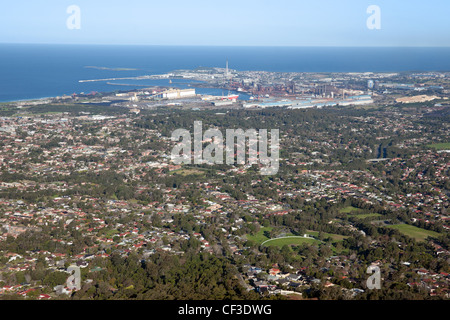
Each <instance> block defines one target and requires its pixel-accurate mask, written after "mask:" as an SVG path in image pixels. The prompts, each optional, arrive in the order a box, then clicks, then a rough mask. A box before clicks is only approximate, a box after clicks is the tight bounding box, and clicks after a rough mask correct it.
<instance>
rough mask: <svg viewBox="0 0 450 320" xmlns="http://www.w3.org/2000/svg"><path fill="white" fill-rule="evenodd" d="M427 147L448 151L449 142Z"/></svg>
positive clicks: (449, 147)
mask: <svg viewBox="0 0 450 320" xmlns="http://www.w3.org/2000/svg"><path fill="white" fill-rule="evenodd" d="M427 147H430V148H434V149H437V150H450V142H444V143H434V144H429V145H427Z"/></svg>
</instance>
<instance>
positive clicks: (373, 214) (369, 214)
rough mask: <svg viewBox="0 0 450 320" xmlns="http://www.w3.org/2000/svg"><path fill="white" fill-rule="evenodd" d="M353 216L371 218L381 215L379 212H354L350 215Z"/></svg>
mask: <svg viewBox="0 0 450 320" xmlns="http://www.w3.org/2000/svg"><path fill="white" fill-rule="evenodd" d="M352 216H353V217H355V218H358V219H364V218H369V217H370V218H371V217H381V216H382V215H381V214H379V213H363V214H354V215H352Z"/></svg>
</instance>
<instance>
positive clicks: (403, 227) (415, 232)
mask: <svg viewBox="0 0 450 320" xmlns="http://www.w3.org/2000/svg"><path fill="white" fill-rule="evenodd" d="M387 227H388V228H393V229H397V230H399V231H400V232H401V233H403V234H404V235H406V236H408V237H411V238H414V239H416V240H417V241H424V240H425V239H426V238H427V237H428V236H430V237H438V236H439V235H440V234H439V233H437V232H435V231H430V230H425V229H422V228H418V227H415V226H412V225H409V224H394V225H390V226H387Z"/></svg>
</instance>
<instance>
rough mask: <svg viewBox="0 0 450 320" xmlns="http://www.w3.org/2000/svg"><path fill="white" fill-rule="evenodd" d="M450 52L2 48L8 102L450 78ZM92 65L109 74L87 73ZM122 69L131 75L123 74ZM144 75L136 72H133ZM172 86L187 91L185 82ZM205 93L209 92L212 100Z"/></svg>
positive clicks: (2, 91) (0, 68)
mask: <svg viewBox="0 0 450 320" xmlns="http://www.w3.org/2000/svg"><path fill="white" fill-rule="evenodd" d="M448 57H450V48H387V47H383V48H369V47H365V48H360V47H358V48H356V47H355V48H349V47H345V48H344V47H342V48H339V47H219V46H218V47H200V46H192V47H190V46H182V47H181V46H180V47H178V46H105V45H103V46H95V45H44V44H42V45H41V44H0V101H14V100H25V99H36V98H44V97H52V96H59V95H63V94H66V95H70V94H72V93H80V92H85V93H88V92H91V91H108V92H110V91H115V90H130V89H134V88H142V87H141V86H140V85H148V86H151V85H166V86H167V85H169V83H168V81H164V80H160V81H159V80H158V81H147V80H146V81H145V82H142V81H131V80H118V81H115V82H116V83H125V84H131V86H117V85H111V84H107V83H106V81H105V82H84V83H80V82H79V80H86V79H100V78H102V79H103V78H112V77H133V76H140V75H150V74H161V73H166V72H169V71H173V70H176V69H194V68H197V67H225V61H226V60H228V61H229V67H230V68H231V69H236V70H240V71H244V70H264V71H277V72H369V71H371V72H398V71H450V59H449V58H448ZM88 66H93V67H104V68H106V69H104V68H86V67H88ZM117 68H125V69H124V70H119V69H117ZM129 69H136V70H129ZM172 85H177V86H179V87H186V84H185V83H183V82H174V84H172ZM207 90H208V89H199V92H201V93H210V92H208V91H207Z"/></svg>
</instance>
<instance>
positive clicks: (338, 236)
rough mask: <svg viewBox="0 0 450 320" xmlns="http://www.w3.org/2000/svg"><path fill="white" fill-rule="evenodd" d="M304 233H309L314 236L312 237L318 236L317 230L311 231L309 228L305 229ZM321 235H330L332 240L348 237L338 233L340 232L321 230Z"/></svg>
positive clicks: (326, 236)
mask: <svg viewBox="0 0 450 320" xmlns="http://www.w3.org/2000/svg"><path fill="white" fill-rule="evenodd" d="M306 233H307V234H309V235H311V236H314V237H316V238H317V237H318V236H319V231H311V230H307V231H306ZM323 235H324V237H325V238H328V237H330V238H331V239H333V240H334V241H342V240H344V239H345V238H348V237H347V236H343V235H340V234H334V233H326V232H323Z"/></svg>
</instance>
